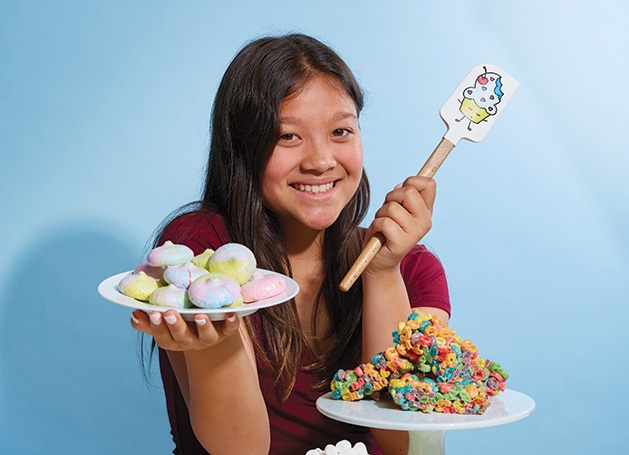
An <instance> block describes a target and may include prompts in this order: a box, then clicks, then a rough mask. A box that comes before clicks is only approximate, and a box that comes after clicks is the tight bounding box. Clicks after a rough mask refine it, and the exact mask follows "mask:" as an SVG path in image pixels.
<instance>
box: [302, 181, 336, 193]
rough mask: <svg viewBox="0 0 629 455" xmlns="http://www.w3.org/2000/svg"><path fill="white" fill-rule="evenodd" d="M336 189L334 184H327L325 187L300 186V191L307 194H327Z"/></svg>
mask: <svg viewBox="0 0 629 455" xmlns="http://www.w3.org/2000/svg"><path fill="white" fill-rule="evenodd" d="M332 188H334V183H332V182H330V183H326V184H325V185H298V189H299V191H305V192H306V193H313V194H319V193H325V192H326V191H329V190H331V189H332Z"/></svg>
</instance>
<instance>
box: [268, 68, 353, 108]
mask: <svg viewBox="0 0 629 455" xmlns="http://www.w3.org/2000/svg"><path fill="white" fill-rule="evenodd" d="M319 92H326V93H328V94H330V93H335V94H336V95H337V96H336V98H338V100H339V101H341V100H342V101H341V102H345V101H349V102H350V103H351V104H352V106H353V107H354V109H356V103H355V101H354V99H353V98H352V97H351V95H350V93H349V92H348V91H347V89H346V88H345V87H344V86H343V84H341V82H340V81H338V80H337V79H336V78H334V77H332V76H327V75H317V76H314V77H310V78H308V79H306V80H304V81H302V82H299V83H298V84H297V85H296V86H295V87H294V88H293V90H291V92H290V93H289V94H288V95H287V96H286V97H285V98H284V99H283V100H282V103H281V104H280V111H281V110H283V109H286V108H291V107H296V106H298V105H299V104H300V103H299V101H300V99H301V98H308V97H313V98H317V95H316V94H317V93H319ZM304 101H305V100H304ZM322 101H323V100H322Z"/></svg>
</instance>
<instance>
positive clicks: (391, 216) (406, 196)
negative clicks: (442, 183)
mask: <svg viewBox="0 0 629 455" xmlns="http://www.w3.org/2000/svg"><path fill="white" fill-rule="evenodd" d="M435 195H436V183H435V181H434V180H433V179H431V178H427V177H418V176H415V177H409V178H408V179H406V181H405V182H404V183H403V184H402V185H398V186H397V187H396V188H395V189H394V190H393V191H391V192H390V193H388V194H387V196H386V198H385V202H384V205H383V206H382V207H380V209H379V210H378V211H377V212H376V220H375V221H374V224H372V226H371V231H372V232H376V231H379V232H382V233H383V234H384V235H385V237H387V238H391V237H397V236H400V235H408V236H410V237H414V238H415V242H414V243H416V242H417V241H419V239H420V238H421V237H423V236H424V235H425V234H426V233H427V232H428V231H429V230H430V228H431V227H432V218H431V217H432V210H433V206H434V201H435Z"/></svg>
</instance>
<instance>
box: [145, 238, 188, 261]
mask: <svg viewBox="0 0 629 455" xmlns="http://www.w3.org/2000/svg"><path fill="white" fill-rule="evenodd" d="M193 257H194V252H193V251H192V250H191V249H190V248H188V247H187V246H186V245H180V244H175V243H173V242H171V241H170V240H166V241H165V242H164V244H163V245H162V246H158V247H157V248H153V250H152V251H151V252H150V253H149V255H148V257H147V258H146V262H147V263H148V264H149V265H151V266H153V267H168V266H171V265H179V264H183V263H184V262H187V261H192V258H193Z"/></svg>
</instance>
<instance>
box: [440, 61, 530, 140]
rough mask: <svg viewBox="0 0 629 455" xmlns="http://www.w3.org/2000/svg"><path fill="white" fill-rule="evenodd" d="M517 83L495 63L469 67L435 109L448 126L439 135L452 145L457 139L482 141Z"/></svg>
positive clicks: (507, 101) (516, 86)
mask: <svg viewBox="0 0 629 455" xmlns="http://www.w3.org/2000/svg"><path fill="white" fill-rule="evenodd" d="M518 85H520V84H519V82H518V81H517V80H515V79H514V78H513V77H511V76H510V75H509V74H507V73H506V72H505V71H504V70H502V69H500V68H498V67H497V66H496V65H490V64H485V65H478V66H477V67H475V68H473V69H472V71H470V72H469V73H468V75H467V76H465V79H463V81H462V82H461V83H460V84H459V86H458V87H457V88H456V90H455V91H454V92H453V93H452V95H450V98H448V100H447V101H446V102H445V103H444V105H443V106H442V107H441V110H440V111H439V115H441V118H442V119H443V121H444V122H445V123H446V125H447V126H448V131H447V132H446V134H445V135H444V136H443V137H445V138H446V139H448V140H449V141H450V142H452V144H454V145H456V144H457V143H458V142H459V141H460V140H461V139H467V140H469V141H472V142H480V141H482V140H483V138H484V137H485V135H486V134H487V132H488V131H489V129H490V128H491V127H492V126H493V124H494V123H495V121H496V119H497V118H498V117H499V116H500V114H501V113H502V111H503V110H504V108H505V106H506V105H507V103H509V100H510V99H511V97H512V96H513V93H514V92H515V91H516V89H517V88H518Z"/></svg>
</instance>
